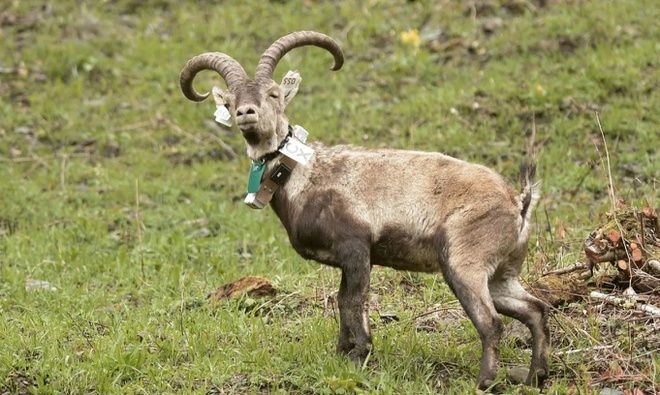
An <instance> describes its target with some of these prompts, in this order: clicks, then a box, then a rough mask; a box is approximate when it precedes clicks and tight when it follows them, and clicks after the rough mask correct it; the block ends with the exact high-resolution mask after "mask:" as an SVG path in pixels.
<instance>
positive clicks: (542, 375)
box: [525, 369, 548, 387]
mask: <svg viewBox="0 0 660 395" xmlns="http://www.w3.org/2000/svg"><path fill="white" fill-rule="evenodd" d="M547 377H548V372H547V371H546V370H545V369H535V370H530V372H529V375H528V376H527V380H525V384H527V385H529V386H531V387H542V386H543V383H544V382H545V379H546V378H547Z"/></svg>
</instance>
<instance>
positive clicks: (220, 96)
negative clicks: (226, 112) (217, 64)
mask: <svg viewBox="0 0 660 395" xmlns="http://www.w3.org/2000/svg"><path fill="white" fill-rule="evenodd" d="M211 94H212V95H213V100H214V101H215V105H216V107H220V106H224V105H225V104H226V103H227V100H226V97H227V94H226V93H225V91H223V90H222V89H220V88H218V87H217V86H214V87H213V89H211Z"/></svg>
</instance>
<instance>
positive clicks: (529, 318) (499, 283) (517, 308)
mask: <svg viewBox="0 0 660 395" xmlns="http://www.w3.org/2000/svg"><path fill="white" fill-rule="evenodd" d="M488 287H489V289H490V294H491V296H492V298H493V302H494V304H495V308H496V309H497V311H498V312H500V313H501V314H504V315H506V316H508V317H512V318H515V319H517V320H518V321H520V322H522V323H523V324H525V325H526V326H527V327H528V328H529V330H530V332H531V333H532V361H531V365H530V368H529V374H528V376H527V379H526V384H528V385H533V386H539V387H540V386H542V385H543V382H544V380H545V379H546V377H547V375H548V354H549V347H550V332H549V330H548V308H547V307H546V305H545V304H544V303H543V302H541V301H540V300H539V299H537V298H535V297H534V296H532V295H530V294H529V293H528V292H527V291H526V290H525V289H524V288H523V287H522V285H520V282H519V281H518V279H517V277H510V278H497V277H496V278H493V279H491V281H490V282H489V284H488Z"/></svg>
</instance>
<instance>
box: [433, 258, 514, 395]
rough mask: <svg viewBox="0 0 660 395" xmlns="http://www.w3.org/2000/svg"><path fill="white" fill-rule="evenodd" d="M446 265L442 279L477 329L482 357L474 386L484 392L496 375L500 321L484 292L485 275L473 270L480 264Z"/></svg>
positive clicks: (485, 291)
mask: <svg viewBox="0 0 660 395" xmlns="http://www.w3.org/2000/svg"><path fill="white" fill-rule="evenodd" d="M450 262H451V261H450ZM448 266H449V267H447V268H446V269H445V270H444V275H445V280H446V281H447V283H448V284H449V286H450V288H451V289H452V291H453V292H454V294H455V295H456V297H457V298H458V300H459V302H460V303H461V306H463V309H464V310H465V312H466V313H467V315H468V317H469V318H470V320H471V321H472V323H473V324H474V326H475V327H476V328H477V332H478V333H479V337H480V339H481V346H482V356H481V367H480V370H479V378H478V380H477V386H478V387H479V388H480V389H486V388H488V387H490V386H491V385H492V384H493V381H494V379H495V376H496V374H497V364H498V358H499V342H500V338H501V337H502V328H503V324H502V320H501V319H500V317H499V315H498V314H497V311H496V310H495V306H494V305H493V301H492V299H491V297H490V293H489V292H488V278H487V273H485V272H484V271H483V270H475V269H476V268H478V267H480V265H478V264H473V263H471V262H464V263H461V264H460V266H457V265H453V267H452V265H451V264H450V265H448Z"/></svg>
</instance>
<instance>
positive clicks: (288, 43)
mask: <svg viewBox="0 0 660 395" xmlns="http://www.w3.org/2000/svg"><path fill="white" fill-rule="evenodd" d="M305 45H314V46H317V47H321V48H323V49H325V50H327V51H329V52H330V53H331V54H332V55H333V57H334V67H333V70H338V69H340V68H341V67H342V65H343V63H344V57H343V54H342V51H341V49H340V48H339V46H338V45H337V43H336V42H335V41H334V40H333V39H331V38H330V37H328V36H326V35H324V34H321V33H317V32H310V31H304V32H295V33H291V34H288V35H286V36H284V37H282V38H280V39H278V40H277V41H275V42H274V43H273V44H272V45H271V46H270V47H269V48H268V49H267V50H266V52H264V53H263V55H262V56H261V59H260V60H259V63H258V65H257V68H256V73H255V77H254V79H250V78H249V77H248V76H247V74H246V73H245V70H244V69H243V67H241V65H240V64H239V63H238V62H237V61H236V60H234V59H233V58H231V57H230V56H228V55H226V54H224V53H220V52H209V53H204V54H201V55H198V56H195V57H193V58H192V59H190V60H189V61H188V63H187V64H186V65H185V67H184V68H183V70H182V71H181V76H180V79H181V80H180V82H181V89H182V91H183V93H184V95H185V96H186V97H187V98H188V99H190V100H193V101H202V100H204V99H205V98H206V97H208V96H209V93H207V94H205V95H201V94H199V93H197V92H196V91H195V89H194V88H193V86H192V83H193V79H194V78H195V75H196V74H197V73H198V72H200V71H202V70H215V71H216V72H218V73H219V74H220V75H221V76H222V77H223V78H224V80H225V82H226V84H227V88H228V89H227V90H226V91H225V90H221V89H218V88H214V90H213V96H214V97H215V99H216V102H217V104H218V105H220V106H221V105H224V106H225V107H226V109H227V110H228V113H229V114H228V115H231V117H232V119H233V120H234V121H235V122H236V124H237V125H238V128H239V129H240V130H241V132H242V134H243V137H244V138H245V141H246V142H247V154H248V156H249V157H250V159H252V161H253V170H254V169H255V166H256V167H259V166H262V167H263V168H264V170H263V171H264V173H259V172H257V174H258V175H257V177H258V179H257V185H260V186H259V190H258V192H256V194H254V195H252V199H251V200H250V201H249V202H248V203H249V204H250V205H251V206H253V207H259V208H260V207H262V206H263V205H265V204H267V203H269V202H270V205H271V206H272V208H273V210H274V211H275V213H276V214H277V216H278V217H279V219H280V221H281V222H282V224H283V225H284V227H285V228H286V231H287V233H288V235H289V239H290V241H291V244H292V246H293V248H294V249H295V250H296V251H297V252H298V253H299V254H300V255H301V256H302V257H304V258H305V259H313V260H315V261H318V262H320V263H323V264H326V265H330V266H334V267H338V268H340V269H341V271H342V275H341V283H340V285H339V294H338V304H339V314H340V329H339V341H338V343H337V350H338V351H339V352H341V353H344V354H347V355H348V356H349V357H350V358H351V359H352V360H353V361H355V362H357V363H359V362H361V361H363V360H364V358H366V356H367V355H368V354H369V352H370V351H371V349H372V343H371V334H370V329H369V317H368V314H367V299H368V298H367V296H368V295H367V294H368V291H369V276H370V272H371V267H372V266H373V265H382V266H388V267H392V268H394V269H398V270H411V271H418V272H429V273H433V272H439V271H440V272H442V273H443V274H444V278H445V280H446V282H447V284H449V286H450V288H451V289H452V291H453V292H454V294H455V295H456V296H457V298H458V300H459V301H460V303H461V305H462V306H463V309H464V310H465V312H466V313H467V315H468V316H469V318H470V320H472V323H473V324H474V325H475V327H476V328H477V331H478V332H479V336H480V338H481V343H482V348H483V355H482V358H481V370H480V372H479V379H478V387H479V388H487V387H489V386H490V385H492V383H493V380H494V378H495V375H496V372H497V361H498V344H499V341H500V338H501V336H502V327H503V325H502V320H501V319H500V317H499V316H498V313H501V314H504V315H507V316H510V317H513V318H515V319H517V320H519V321H521V322H523V323H524V324H525V325H527V327H528V328H529V329H530V331H531V333H532V336H533V346H532V347H533V349H532V361H531V366H530V370H529V374H528V376H527V379H526V382H527V383H528V384H530V385H541V384H542V382H543V380H544V379H545V378H546V376H547V374H548V353H549V351H548V348H549V331H548V326H547V316H548V314H547V310H546V306H545V305H544V304H543V303H542V302H541V301H540V300H539V299H537V298H535V297H533V296H532V295H530V294H529V293H527V291H525V289H523V287H522V286H521V285H520V282H519V281H518V275H519V273H520V268H521V265H522V262H523V260H524V258H525V255H526V254H527V241H528V238H529V233H530V216H531V211H532V209H533V207H534V205H535V203H536V201H537V199H538V187H537V184H535V183H534V181H533V178H534V173H535V165H533V164H531V165H527V166H521V173H522V174H521V183H522V192H517V191H516V190H515V189H514V188H513V187H512V186H511V185H510V183H509V182H507V181H505V180H504V179H503V178H502V177H501V176H500V175H499V174H497V173H495V172H494V171H492V170H490V169H488V168H486V167H484V166H480V165H476V164H471V163H467V162H464V161H461V160H458V159H455V158H452V157H449V156H446V155H443V154H440V153H427V152H417V151H405V150H394V149H366V148H361V147H356V146H352V145H339V146H334V147H326V146H324V145H323V144H321V143H318V142H314V143H310V144H309V145H305V144H304V141H300V140H304V139H305V138H304V136H302V137H301V136H299V135H298V134H295V136H292V129H293V128H292V126H290V124H289V120H288V118H287V116H286V115H285V114H284V109H285V107H286V105H287V104H288V103H289V102H290V100H291V98H292V97H293V95H294V94H295V91H294V92H293V93H291V91H288V90H285V89H284V88H283V87H282V86H281V85H278V84H277V83H275V82H274V81H273V79H272V78H273V71H274V69H275V66H276V65H277V63H278V62H279V60H280V59H281V58H282V57H283V56H284V55H285V54H286V53H287V52H289V51H290V50H292V49H294V48H297V47H301V46H305ZM283 82H284V81H283ZM220 109H221V110H223V111H224V108H222V107H220ZM294 143H295V144H294ZM289 144H294V146H297V147H300V146H302V147H303V148H308V149H310V148H311V149H313V151H314V152H313V154H311V155H308V156H310V157H309V158H306V160H300V158H298V159H296V160H297V161H296V160H292V158H291V156H292V155H284V154H283V152H285V150H284V149H283V147H284V146H287V145H289ZM294 148H296V147H294ZM296 149H297V148H296ZM298 162H301V163H298ZM262 174H263V175H262ZM259 182H261V183H260V184H259Z"/></svg>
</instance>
